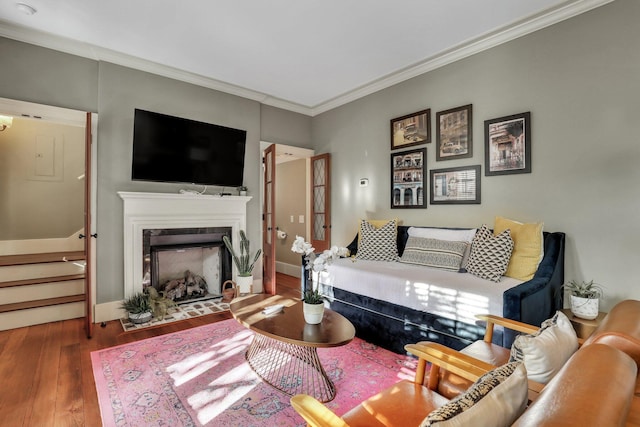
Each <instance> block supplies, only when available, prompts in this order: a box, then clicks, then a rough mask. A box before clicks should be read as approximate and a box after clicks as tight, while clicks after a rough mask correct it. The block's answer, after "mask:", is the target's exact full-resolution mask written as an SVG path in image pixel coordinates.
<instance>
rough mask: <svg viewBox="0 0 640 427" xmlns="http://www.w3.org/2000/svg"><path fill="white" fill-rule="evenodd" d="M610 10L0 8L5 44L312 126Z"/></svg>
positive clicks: (157, 2) (492, 3) (474, 3)
mask: <svg viewBox="0 0 640 427" xmlns="http://www.w3.org/2000/svg"><path fill="white" fill-rule="evenodd" d="M20 1H22V2H23V4H28V5H29V6H31V7H33V9H35V10H36V12H35V13H34V14H32V15H29V14H26V13H24V9H25V8H24V6H22V7H20V8H19V7H17V5H18V4H19V2H20ZM610 1H612V0H482V1H479V0H393V1H392V0H386V1H384V0H324V1H319V0H269V1H266V0H215V1H211V0H209V1H207V0H183V1H175V0H174V1H170V0H135V1H131V0H109V1H99V0H93V1H87V0H64V1H63V0H58V1H52V0H18V1H16V0H0V36H4V37H8V38H11V39H15V40H20V41H25V42H28V43H33V44H36V45H40V46H44V47H48V48H52V49H56V50H60V51H64V52H68V53H72V54H75V55H80V56H84V57H88V58H93V59H96V60H102V61H107V62H112V63H116V64H120V65H124V66H128V67H132V68H136V69H140V70H144V71H148V72H153V73H156V74H159V75H164V76H167V77H171V78H176V79H179V80H183V81H187V82H191V83H195V84H199V85H201V86H204V87H210V88H213V89H216V90H221V91H224V92H228V93H232V94H236V95H239V96H244V97H246V98H249V99H254V100H257V101H259V102H262V103H264V104H268V105H273V106H277V107H280V108H284V109H287V110H291V111H296V112H300V113H303V114H307V115H311V116H314V115H316V114H319V113H322V112H324V111H328V110H330V109H332V108H335V107H337V106H339V105H342V104H345V103H347V102H350V101H353V100H355V99H358V98H360V97H362V96H365V95H368V94H370V93H373V92H375V91H378V90H380V89H383V88H385V87H388V86H391V85H393V84H396V83H399V82H401V81H404V80H407V79H409V78H411V77H414V76H416V75H419V74H422V73H424V72H426V71H429V70H432V69H435V68H438V67H440V66H443V65H446V64H448V63H451V62H454V61H456V60H459V59H461V58H464V57H467V56H469V55H472V54H474V53H476V52H479V51H482V50H485V49H488V48H490V47H493V46H495V45H498V44H500V43H504V42H506V41H509V40H512V39H514V38H517V37H520V36H522V35H525V34H528V33H531V32H533V31H536V30H538V29H540V28H544V27H547V26H549V25H552V24H554V23H556V22H559V21H562V20H565V19H568V18H570V17H572V16H575V15H578V14H580V13H583V12H586V11H588V10H591V9H593V8H595V7H598V6H601V5H602V4H605V3H608V2H610ZM6 60H10V59H7V58H6V57H5V58H3V61H6Z"/></svg>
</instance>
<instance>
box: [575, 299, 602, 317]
mask: <svg viewBox="0 0 640 427" xmlns="http://www.w3.org/2000/svg"><path fill="white" fill-rule="evenodd" d="M599 308H600V299H599V298H582V297H577V296H575V295H571V312H572V313H573V315H574V316H576V317H579V318H581V319H587V320H593V319H595V318H596V317H598V310H599Z"/></svg>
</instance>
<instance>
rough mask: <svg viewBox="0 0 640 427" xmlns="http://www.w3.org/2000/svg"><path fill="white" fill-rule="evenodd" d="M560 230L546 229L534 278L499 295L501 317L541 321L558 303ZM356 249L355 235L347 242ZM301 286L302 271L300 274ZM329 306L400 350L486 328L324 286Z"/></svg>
mask: <svg viewBox="0 0 640 427" xmlns="http://www.w3.org/2000/svg"><path fill="white" fill-rule="evenodd" d="M408 229H409V226H398V252H399V254H400V255H402V252H403V251H404V247H405V243H406V241H407V238H408V234H407V230H408ZM564 240H565V235H564V233H559V232H556V233H548V232H545V233H544V258H543V259H542V261H541V262H540V265H539V266H538V270H537V271H536V273H535V275H534V277H533V278H532V279H531V280H529V281H527V282H524V283H521V284H520V285H518V286H515V287H513V288H511V289H509V290H507V291H505V292H504V294H503V304H504V306H503V314H504V316H505V317H507V318H509V319H513V320H518V321H521V322H525V323H528V324H532V325H537V326H539V325H540V324H541V323H542V322H543V321H544V320H545V319H548V318H549V317H551V316H552V315H553V314H554V313H555V312H556V310H559V309H561V308H562V305H563V292H562V289H561V287H562V284H563V283H564ZM348 248H349V249H350V250H351V254H355V253H356V252H357V236H356V238H355V239H354V241H353V242H352V243H351V244H350V245H349V246H348ZM302 276H303V279H302V280H303V286H305V283H304V281H305V280H306V275H305V274H303V275H302ZM325 290H326V291H327V292H326V294H327V295H331V296H332V297H331V298H330V299H329V303H330V307H331V309H332V310H334V311H337V312H338V313H340V314H342V315H343V316H345V317H346V318H348V319H349V320H350V321H351V322H352V323H353V324H354V326H355V328H356V335H357V336H358V337H360V338H362V339H364V340H366V341H368V342H371V343H373V344H376V345H379V346H381V347H384V348H387V349H389V350H392V351H395V352H397V353H404V345H405V344H408V343H414V342H418V341H434V342H439V343H441V344H444V345H446V346H448V347H451V348H455V349H460V348H463V347H465V346H466V345H468V344H469V343H471V342H473V341H475V340H477V339H482V337H483V335H484V327H483V325H480V324H467V323H463V322H460V321H454V320H450V319H447V318H444V317H440V316H436V315H433V314H431V313H426V312H423V311H418V310H413V309H409V308H406V307H403V306H399V305H396V304H391V303H389V302H386V301H380V300H377V299H374V298H369V297H366V296H363V295H358V294H355V293H352V292H347V291H343V290H342V289H339V288H335V287H334V288H332V289H330V290H329V289H325ZM514 338H515V336H514V335H513V334H511V333H509V332H507V333H505V334H504V335H503V334H502V333H501V332H499V331H498V332H497V333H496V334H495V335H494V342H496V343H498V344H501V345H502V346H505V347H507V348H508V347H510V346H511V343H512V342H513V339H514Z"/></svg>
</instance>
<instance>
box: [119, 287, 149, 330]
mask: <svg viewBox="0 0 640 427" xmlns="http://www.w3.org/2000/svg"><path fill="white" fill-rule="evenodd" d="M120 308H122V309H123V310H126V312H127V314H128V316H129V322H131V323H133V324H140V323H146V322H148V321H150V320H151V318H152V317H153V313H152V309H151V305H150V304H149V296H148V295H147V294H145V293H144V292H136V293H135V294H133V295H131V296H130V297H129V298H127V299H125V300H124V301H122V304H121V305H120Z"/></svg>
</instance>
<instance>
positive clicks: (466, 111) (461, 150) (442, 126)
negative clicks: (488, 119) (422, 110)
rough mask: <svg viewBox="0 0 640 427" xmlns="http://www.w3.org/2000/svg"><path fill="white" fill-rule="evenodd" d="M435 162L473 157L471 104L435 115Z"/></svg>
mask: <svg viewBox="0 0 640 427" xmlns="http://www.w3.org/2000/svg"><path fill="white" fill-rule="evenodd" d="M436 124H437V127H436V160H437V161H440V160H451V159H460V158H465V157H473V140H472V139H473V138H472V137H473V132H472V108H471V104H469V105H464V106H462V107H456V108H452V109H450V110H445V111H438V112H437V113H436Z"/></svg>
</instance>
